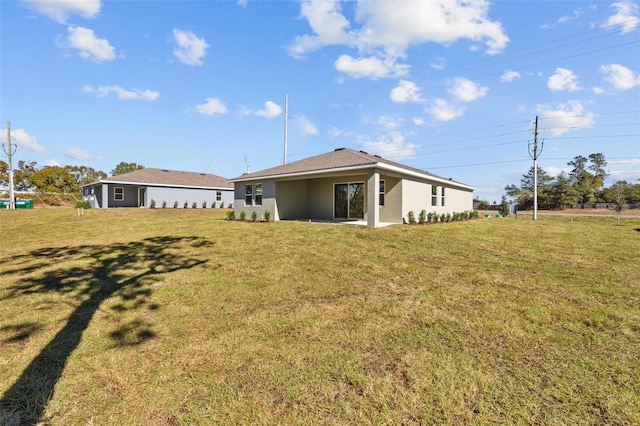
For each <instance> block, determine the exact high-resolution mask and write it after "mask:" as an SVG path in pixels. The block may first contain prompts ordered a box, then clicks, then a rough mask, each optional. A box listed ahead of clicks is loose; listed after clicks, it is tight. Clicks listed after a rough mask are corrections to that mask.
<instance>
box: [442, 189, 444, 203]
mask: <svg viewBox="0 0 640 426" xmlns="http://www.w3.org/2000/svg"><path fill="white" fill-rule="evenodd" d="M442 207H444V186H443V187H442Z"/></svg>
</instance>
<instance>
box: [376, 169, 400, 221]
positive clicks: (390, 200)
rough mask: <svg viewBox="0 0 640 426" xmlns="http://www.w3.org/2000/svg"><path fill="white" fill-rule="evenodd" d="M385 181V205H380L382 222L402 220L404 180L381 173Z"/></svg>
mask: <svg viewBox="0 0 640 426" xmlns="http://www.w3.org/2000/svg"><path fill="white" fill-rule="evenodd" d="M380 180H383V181H384V192H385V194H384V206H380V222H390V223H401V222H402V181H401V180H400V179H399V178H396V177H391V176H385V175H383V174H381V175H380Z"/></svg>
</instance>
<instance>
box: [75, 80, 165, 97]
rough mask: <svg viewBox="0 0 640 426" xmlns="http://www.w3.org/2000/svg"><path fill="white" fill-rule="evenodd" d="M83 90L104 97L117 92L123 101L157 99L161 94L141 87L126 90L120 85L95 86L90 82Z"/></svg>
mask: <svg viewBox="0 0 640 426" xmlns="http://www.w3.org/2000/svg"><path fill="white" fill-rule="evenodd" d="M82 90H83V91H84V92H85V93H95V94H96V95H97V96H100V97H101V98H104V97H106V96H108V95H109V93H115V94H116V96H117V97H118V99H120V100H122V101H132V100H135V101H155V100H156V99H158V97H159V96H160V94H159V93H158V92H153V91H151V90H149V89H147V90H140V89H130V90H126V89H123V88H122V87H120V86H118V85H112V86H99V87H93V86H91V85H89V84H87V85H85V86H84V87H83V88H82Z"/></svg>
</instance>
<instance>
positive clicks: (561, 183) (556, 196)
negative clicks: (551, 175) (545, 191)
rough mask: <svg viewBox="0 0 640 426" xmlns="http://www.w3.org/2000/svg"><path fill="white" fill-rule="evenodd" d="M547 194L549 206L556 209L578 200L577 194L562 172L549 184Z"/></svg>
mask: <svg viewBox="0 0 640 426" xmlns="http://www.w3.org/2000/svg"><path fill="white" fill-rule="evenodd" d="M549 195H550V201H551V206H552V207H553V208H557V209H564V208H565V207H566V206H568V205H570V204H575V203H577V202H578V195H577V194H576V191H575V190H574V189H573V187H572V186H571V184H570V181H569V178H568V177H567V175H566V173H564V172H562V173H560V174H559V175H558V177H556V180H555V182H553V184H552V185H551V189H550V192H549Z"/></svg>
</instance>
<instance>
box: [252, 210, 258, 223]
mask: <svg viewBox="0 0 640 426" xmlns="http://www.w3.org/2000/svg"><path fill="white" fill-rule="evenodd" d="M256 220H258V212H256V211H255V210H254V211H252V212H251V222H255V221H256Z"/></svg>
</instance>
